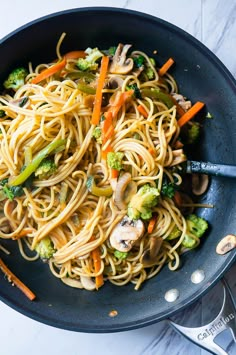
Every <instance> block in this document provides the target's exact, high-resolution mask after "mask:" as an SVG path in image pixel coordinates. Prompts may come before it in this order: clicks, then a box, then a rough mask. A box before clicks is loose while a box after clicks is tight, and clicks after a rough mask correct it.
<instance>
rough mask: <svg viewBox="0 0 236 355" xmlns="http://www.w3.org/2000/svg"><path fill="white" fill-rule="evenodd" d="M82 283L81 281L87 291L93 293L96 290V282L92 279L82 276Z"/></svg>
mask: <svg viewBox="0 0 236 355" xmlns="http://www.w3.org/2000/svg"><path fill="white" fill-rule="evenodd" d="M80 281H81V284H82V285H83V287H84V288H85V290H88V291H93V290H95V289H96V284H95V282H93V280H92V279H91V277H89V276H80Z"/></svg>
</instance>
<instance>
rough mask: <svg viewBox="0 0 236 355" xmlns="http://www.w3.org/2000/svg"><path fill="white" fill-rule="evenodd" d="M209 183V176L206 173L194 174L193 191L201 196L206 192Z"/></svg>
mask: <svg viewBox="0 0 236 355" xmlns="http://www.w3.org/2000/svg"><path fill="white" fill-rule="evenodd" d="M208 184H209V177H208V175H205V174H192V192H193V193H194V195H197V196H200V195H202V194H204V192H206V190H207V188H208Z"/></svg>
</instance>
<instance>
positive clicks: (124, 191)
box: [114, 173, 137, 210]
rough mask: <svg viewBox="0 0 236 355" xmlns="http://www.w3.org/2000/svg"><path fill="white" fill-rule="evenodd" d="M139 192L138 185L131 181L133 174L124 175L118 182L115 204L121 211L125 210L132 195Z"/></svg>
mask: <svg viewBox="0 0 236 355" xmlns="http://www.w3.org/2000/svg"><path fill="white" fill-rule="evenodd" d="M136 192H137V185H136V183H135V182H134V181H131V174H130V173H124V174H123V175H121V176H120V177H119V179H118V181H117V185H116V189H115V195H114V202H115V205H116V206H117V207H118V208H119V209H120V210H124V209H126V207H127V204H128V203H129V201H130V199H131V197H132V195H134V194H135V193H136Z"/></svg>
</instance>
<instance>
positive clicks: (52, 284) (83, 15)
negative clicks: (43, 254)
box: [0, 8, 236, 332]
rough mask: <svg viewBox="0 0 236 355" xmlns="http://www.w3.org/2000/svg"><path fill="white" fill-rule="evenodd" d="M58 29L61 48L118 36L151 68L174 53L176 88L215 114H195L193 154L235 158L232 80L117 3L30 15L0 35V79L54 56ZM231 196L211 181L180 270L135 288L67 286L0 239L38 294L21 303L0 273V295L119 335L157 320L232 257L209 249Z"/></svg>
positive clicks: (32, 310)
mask: <svg viewBox="0 0 236 355" xmlns="http://www.w3.org/2000/svg"><path fill="white" fill-rule="evenodd" d="M84 28H86V31H84ZM62 32H66V33H67V36H66V38H65V40H64V43H63V45H62V49H61V50H62V52H66V51H71V50H74V49H78V48H86V47H88V46H90V47H99V48H101V49H105V48H108V47H109V46H112V45H116V44H117V43H119V42H122V43H131V44H132V45H133V47H134V48H136V49H141V50H143V51H145V52H147V53H148V54H149V55H150V56H151V55H153V51H154V50H157V51H158V56H157V57H156V58H157V62H158V63H159V64H161V63H163V62H164V61H165V60H166V59H167V58H169V57H170V56H171V57H173V58H174V59H175V62H176V65H175V68H174V69H173V71H172V73H173V75H174V77H175V78H176V80H177V82H178V84H179V91H180V92H181V93H182V94H184V95H185V96H187V97H188V98H190V99H191V100H192V101H193V102H195V101H197V100H199V101H203V102H205V103H206V112H207V111H209V112H210V113H211V114H212V116H213V117H214V118H213V119H204V120H203V125H204V133H203V135H202V137H201V143H200V145H199V150H198V152H195V153H194V154H193V157H194V158H196V159H202V160H205V161H211V162H218V163H227V164H236V159H235V153H234V152H235V151H236V140H235V139H234V137H235V135H234V134H235V133H234V132H236V123H235V122H236V121H235V117H234V116H235V113H236V100H235V93H236V85H235V82H234V80H233V78H232V76H231V75H230V74H229V72H228V71H227V70H226V68H225V67H224V66H223V65H222V64H221V63H220V62H219V60H218V59H217V58H216V57H215V56H214V55H213V54H212V53H211V52H210V51H209V50H207V49H206V48H205V47H204V46H203V45H202V44H201V43H200V42H198V41H197V40H196V39H194V38H193V37H191V36H190V35H188V34H187V33H185V32H184V31H182V30H180V29H178V28H176V27H175V26H173V25H171V24H168V23H166V22H164V21H162V20H160V19H157V18H154V17H151V16H149V15H143V14H141V13H137V12H133V11H128V10H120V9H109V8H91V9H89V8H84V9H77V10H71V11H65V12H62V13H58V14H55V15H51V16H47V17H45V18H43V19H41V20H38V21H34V22H32V23H31V24H29V25H27V26H24V27H22V28H21V29H20V30H19V31H15V32H14V33H12V34H11V35H9V36H8V37H6V38H5V39H3V40H2V41H1V44H0V52H1V58H2V59H1V69H2V70H1V75H0V79H1V81H2V80H3V79H4V78H5V75H6V73H8V72H9V71H10V70H11V69H13V68H14V67H16V66H19V65H23V64H27V63H28V62H29V61H32V62H33V64H37V63H40V62H47V61H50V60H52V59H53V58H55V47H56V43H57V40H58V39H59V37H60V35H61V33H62ZM235 193H236V185H235V183H234V181H233V180H230V179H224V178H212V179H211V184H210V188H209V190H208V192H207V194H206V195H205V196H204V197H203V198H202V202H204V203H211V204H214V206H215V207H214V209H199V211H198V214H199V215H201V216H203V217H204V218H206V219H207V220H208V221H209V223H210V226H211V227H210V231H209V233H208V236H206V237H205V238H204V240H203V242H202V244H201V247H199V248H198V249H197V250H194V251H192V252H191V253H188V254H186V255H184V256H183V257H182V267H181V269H179V270H178V271H175V272H171V271H169V270H168V268H167V267H165V268H164V269H163V270H162V272H161V273H160V274H159V275H158V276H157V277H155V278H153V279H151V280H149V281H148V282H146V283H145V285H144V286H143V287H142V289H141V290H140V291H138V292H137V291H134V290H133V286H132V285H127V286H124V287H115V286H113V285H111V284H108V283H107V284H106V285H105V286H104V287H103V288H102V289H100V290H99V292H88V291H83V290H82V291H81V290H76V289H72V288H69V287H67V286H66V285H64V284H62V283H61V282H60V281H59V280H57V279H56V278H54V277H53V276H52V275H51V273H50V271H49V268H48V266H47V265H45V264H43V263H41V262H34V263H30V264H29V262H27V261H25V260H23V259H22V258H21V257H20V255H19V252H18V250H17V246H16V245H15V244H14V243H13V242H3V244H4V245H7V247H8V249H10V250H11V251H12V254H11V256H9V257H6V258H5V257H4V260H5V261H6V263H7V264H8V265H9V267H10V268H11V269H12V270H17V274H18V276H19V277H20V278H21V279H22V280H24V281H25V282H26V283H27V285H28V286H29V287H30V288H31V289H32V290H33V291H34V292H35V293H36V294H37V301H35V302H33V303H32V302H29V301H28V300H27V299H25V297H24V296H22V295H21V293H20V292H19V291H18V290H16V289H15V288H13V287H12V286H11V285H10V284H9V283H7V282H6V280H4V277H3V276H2V275H0V278H1V280H0V281H1V285H2V286H1V290H0V297H1V299H2V300H3V301H4V302H6V303H7V304H9V305H10V306H11V307H13V308H15V309H17V310H18V311H20V312H22V313H24V314H26V315H28V316H30V317H32V318H34V319H37V320H39V321H41V322H44V323H47V324H50V325H53V326H56V327H60V328H64V329H71V330H76V331H86V332H111V331H121V330H127V329H132V328H136V327H140V326H144V325H148V324H151V323H153V322H156V321H158V320H161V319H163V318H166V317H168V316H169V315H170V314H173V313H174V312H176V311H178V310H180V309H181V308H183V307H184V306H186V305H188V304H189V303H191V302H193V301H194V300H195V299H197V297H199V296H200V295H202V294H203V293H204V292H205V291H206V290H207V289H208V288H209V287H210V286H211V285H213V284H214V283H215V282H216V281H217V280H218V279H219V278H220V277H221V276H222V274H223V273H224V271H225V270H226V268H227V267H228V266H229V265H230V264H231V262H232V261H233V259H234V256H235V253H234V252H233V253H231V254H228V255H226V256H218V255H217V254H216V253H215V247H216V244H217V242H218V241H219V240H220V239H221V238H222V237H223V236H225V235H227V234H229V233H234V231H235V229H236V219H235V218H234V216H235V213H236V204H235V203H234V196H235ZM1 243H2V242H1ZM196 269H202V270H204V272H205V275H206V277H205V280H204V281H203V282H202V283H201V284H200V285H194V284H192V282H191V280H190V277H191V274H192V272H193V271H195V270H196ZM170 288H177V289H178V290H179V293H180V296H179V298H178V299H177V300H176V301H175V302H174V303H168V302H166V301H165V299H164V295H165V293H166V291H168V290H169V289H170ZM112 310H116V311H117V312H118V315H117V316H116V317H114V318H111V317H110V316H109V313H110V311H112Z"/></svg>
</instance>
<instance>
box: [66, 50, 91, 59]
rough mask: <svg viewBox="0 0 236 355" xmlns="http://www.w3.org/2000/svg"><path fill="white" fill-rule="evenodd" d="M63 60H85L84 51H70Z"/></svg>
mask: <svg viewBox="0 0 236 355" xmlns="http://www.w3.org/2000/svg"><path fill="white" fill-rule="evenodd" d="M64 57H65V59H66V60H67V59H78V58H85V57H86V53H85V52H84V51H71V52H68V53H66V54H65V55H64Z"/></svg>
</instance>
